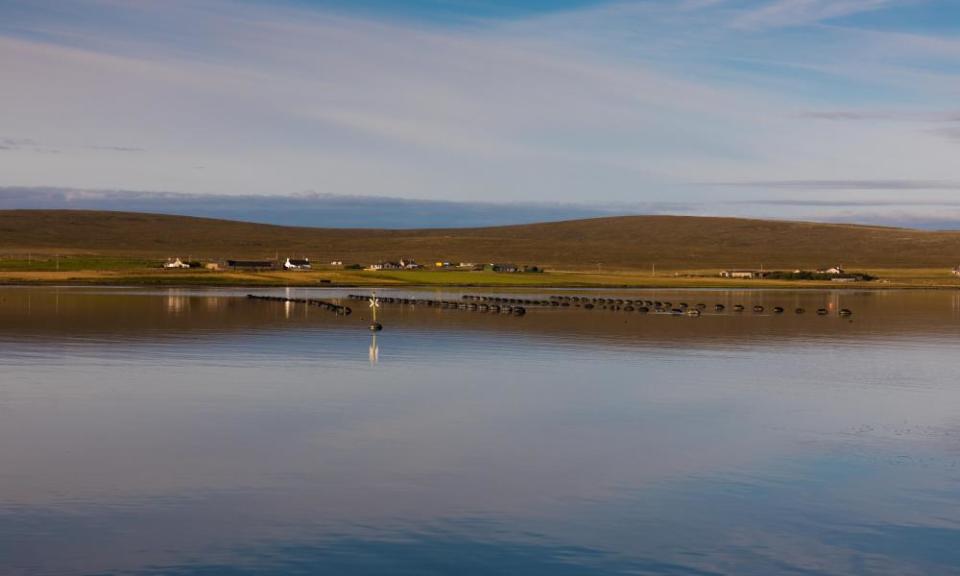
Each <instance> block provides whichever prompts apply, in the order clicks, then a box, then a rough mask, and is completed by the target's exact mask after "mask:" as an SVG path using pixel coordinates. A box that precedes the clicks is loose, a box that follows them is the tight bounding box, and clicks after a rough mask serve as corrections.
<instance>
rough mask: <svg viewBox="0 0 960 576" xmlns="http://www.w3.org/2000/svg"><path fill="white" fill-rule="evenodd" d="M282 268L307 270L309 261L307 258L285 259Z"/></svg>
mask: <svg viewBox="0 0 960 576" xmlns="http://www.w3.org/2000/svg"><path fill="white" fill-rule="evenodd" d="M283 267H284V268H286V269H287V270H309V269H310V268H311V266H310V260H309V259H307V258H287V261H286V262H284V263H283Z"/></svg>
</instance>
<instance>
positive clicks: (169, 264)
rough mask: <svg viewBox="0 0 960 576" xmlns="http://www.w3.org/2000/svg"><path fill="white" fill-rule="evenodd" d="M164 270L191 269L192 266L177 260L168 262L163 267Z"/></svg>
mask: <svg viewBox="0 0 960 576" xmlns="http://www.w3.org/2000/svg"><path fill="white" fill-rule="evenodd" d="M163 267H164V268H189V267H190V265H189V264H187V263H186V262H184V261H182V260H180V259H179V258H177V259H175V260H168V261H167V263H166V264H164V265H163Z"/></svg>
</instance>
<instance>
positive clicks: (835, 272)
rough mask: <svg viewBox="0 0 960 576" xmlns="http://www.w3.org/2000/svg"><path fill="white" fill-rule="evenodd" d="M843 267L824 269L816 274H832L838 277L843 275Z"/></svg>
mask: <svg viewBox="0 0 960 576" xmlns="http://www.w3.org/2000/svg"><path fill="white" fill-rule="evenodd" d="M844 273H845V272H844V270H843V266H834V267H833V268H826V269H823V270H817V274H833V275H840V274H844Z"/></svg>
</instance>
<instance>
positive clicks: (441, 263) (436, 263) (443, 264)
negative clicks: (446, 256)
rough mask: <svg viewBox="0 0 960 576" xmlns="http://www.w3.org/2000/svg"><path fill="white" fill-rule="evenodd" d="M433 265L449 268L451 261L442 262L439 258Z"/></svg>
mask: <svg viewBox="0 0 960 576" xmlns="http://www.w3.org/2000/svg"><path fill="white" fill-rule="evenodd" d="M433 265H434V267H436V268H449V267H450V263H449V262H441V261H440V260H437V261H436V262H434V264H433Z"/></svg>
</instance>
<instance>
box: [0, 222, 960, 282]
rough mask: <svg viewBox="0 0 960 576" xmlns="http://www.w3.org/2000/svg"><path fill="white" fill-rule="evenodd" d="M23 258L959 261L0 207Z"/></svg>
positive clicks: (786, 244)
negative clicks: (81, 255) (59, 253)
mask: <svg viewBox="0 0 960 576" xmlns="http://www.w3.org/2000/svg"><path fill="white" fill-rule="evenodd" d="M24 251H36V252H46V253H52V252H56V251H62V252H64V253H68V252H70V253H96V254H103V255H111V256H119V255H129V256H144V257H156V258H166V257H171V256H180V257H187V256H188V255H189V256H191V257H193V258H215V259H224V258H273V257H274V256H275V255H276V254H279V256H280V257H281V258H282V257H285V256H307V257H309V258H311V259H312V260H314V261H316V262H320V263H323V262H327V261H330V260H342V261H344V262H345V263H353V262H358V263H369V262H374V261H378V260H384V259H398V258H400V257H407V258H414V259H416V260H418V261H420V262H422V263H432V262H433V261H435V260H438V259H441V260H449V261H453V262H459V261H469V262H513V263H517V264H541V265H545V266H548V267H557V268H595V267H596V266H598V264H599V265H600V266H602V267H604V268H607V269H610V268H649V267H650V266H651V265H652V264H654V263H655V264H656V266H657V267H658V268H660V269H716V268H730V267H744V268H753V267H759V266H761V265H763V266H765V267H766V268H789V269H792V268H798V267H802V268H814V267H818V266H826V265H834V264H843V265H845V266H848V267H851V268H933V267H946V266H949V267H953V266H956V265H957V264H958V263H960V232H931V231H921V230H912V229H903V228H884V227H872V226H856V225H846V224H818V223H809V222H790V221H770V220H748V219H738V218H705V217H687V216H623V217H612V218H592V219H586V220H571V221H565V222H551V223H543V224H528V225H520V226H499V227H490V228H461V229H421V230H382V229H369V230H363V229H334V228H301V227H286V226H272V225H266V224H251V223H245V222H234V221H229V220H213V219H206V218H192V217H185V216H169V215H159V214H141V213H127V212H103V211H71V210H5V211H0V256H2V255H7V254H13V253H18V252H24Z"/></svg>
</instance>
